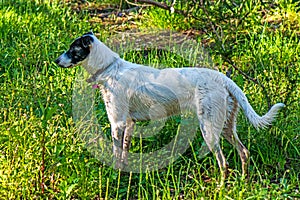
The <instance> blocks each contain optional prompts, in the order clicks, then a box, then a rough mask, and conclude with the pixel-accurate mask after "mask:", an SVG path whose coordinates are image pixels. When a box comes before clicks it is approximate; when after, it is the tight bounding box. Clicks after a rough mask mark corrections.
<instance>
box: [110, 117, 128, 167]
mask: <svg viewBox="0 0 300 200" xmlns="http://www.w3.org/2000/svg"><path fill="white" fill-rule="evenodd" d="M125 126H126V125H125V122H122V121H121V122H117V123H112V125H111V131H112V132H111V134H112V139H113V155H114V164H115V168H117V169H122V168H123V164H122V151H123V136H124V130H125Z"/></svg>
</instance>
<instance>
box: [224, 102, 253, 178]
mask: <svg viewBox="0 0 300 200" xmlns="http://www.w3.org/2000/svg"><path fill="white" fill-rule="evenodd" d="M238 110H239V106H238V102H237V101H236V100H235V99H234V98H232V97H229V98H228V107H227V121H226V123H225V127H224V129H223V131H224V132H223V136H224V138H225V139H226V140H227V141H228V142H229V143H230V144H232V145H233V146H234V147H235V148H236V149H237V151H238V154H239V156H240V158H241V161H242V174H243V176H247V175H248V165H249V156H250V153H249V151H248V149H247V148H246V147H245V146H244V145H243V144H242V142H241V141H240V139H239V137H238V135H237V133H236V118H237V114H238Z"/></svg>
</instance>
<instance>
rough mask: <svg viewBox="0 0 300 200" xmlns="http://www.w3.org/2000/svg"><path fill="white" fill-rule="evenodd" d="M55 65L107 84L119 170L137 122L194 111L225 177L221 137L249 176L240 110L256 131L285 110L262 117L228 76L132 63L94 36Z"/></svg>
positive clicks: (275, 108)
mask: <svg viewBox="0 0 300 200" xmlns="http://www.w3.org/2000/svg"><path fill="white" fill-rule="evenodd" d="M55 62H56V63H57V64H58V65H59V66H61V67H64V68H68V67H72V66H75V65H77V64H79V63H81V64H82V66H83V67H84V68H85V69H86V70H87V71H88V73H89V74H90V75H91V77H90V78H89V79H88V80H87V81H88V82H97V83H98V84H100V85H101V92H102V95H103V99H104V102H105V106H106V111H107V115H108V118H109V121H110V123H111V131H112V138H113V154H114V158H115V162H116V163H115V166H116V167H117V168H122V167H123V166H124V165H126V164H127V156H128V150H129V148H130V142H131V135H132V132H133V128H134V124H135V121H138V120H150V119H160V118H165V117H168V116H171V115H176V114H180V113H181V112H182V111H183V110H190V111H193V112H194V113H195V114H196V115H197V117H198V120H199V125H200V129H201V132H202V135H203V137H204V140H205V142H206V144H207V145H208V147H209V149H210V151H211V152H213V153H214V154H215V156H216V159H217V161H218V165H219V167H220V170H221V172H222V174H223V176H226V172H227V162H226V160H225V157H224V155H223V153H222V150H221V148H220V144H219V140H220V135H221V134H222V135H223V136H224V137H225V139H227V140H228V141H229V142H230V143H231V144H232V145H233V146H235V148H236V149H237V151H238V153H239V155H240V158H241V161H242V170H243V174H244V175H246V174H247V166H248V159H249V151H248V150H247V149H246V148H245V146H244V145H243V144H242V143H241V141H240V140H239V138H238V135H237V134H236V118H237V113H238V110H239V107H241V108H242V109H243V111H244V113H245V115H246V116H247V118H248V119H249V121H250V123H251V124H253V125H254V127H256V128H260V127H262V128H264V127H266V126H268V125H270V124H271V122H272V120H273V119H274V117H275V116H276V113H277V111H278V110H279V109H280V108H281V107H283V106H284V104H282V103H278V104H275V105H274V106H273V107H272V108H271V109H270V111H269V112H268V113H267V114H265V115H264V116H262V117H261V116H259V115H258V114H256V112H255V111H254V110H253V108H252V107H251V105H250V104H249V103H248V100H247V98H246V96H245V95H244V93H243V92H242V90H241V89H240V88H239V87H238V86H237V85H236V84H235V83H234V82H233V81H232V80H231V79H229V78H227V77H226V76H225V75H224V74H222V73H220V72H217V71H214V70H211V69H206V68H166V69H161V70H159V69H155V68H152V67H147V66H143V65H138V64H134V63H130V62H127V61H125V60H123V59H121V58H120V57H119V55H118V54H117V53H115V52H113V51H112V50H111V49H109V48H108V47H107V46H105V45H104V44H103V43H102V42H100V41H99V40H98V39H97V38H96V36H95V35H94V34H93V33H91V32H90V33H86V34H84V35H83V36H82V37H80V38H77V39H76V40H75V41H74V42H73V43H72V44H71V46H70V49H69V50H68V51H67V52H66V53H63V54H62V55H61V56H60V57H59V58H58V59H57V60H56V61H55Z"/></svg>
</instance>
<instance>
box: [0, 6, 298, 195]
mask: <svg viewBox="0 0 300 200" xmlns="http://www.w3.org/2000/svg"><path fill="white" fill-rule="evenodd" d="M289 9H291V8H289ZM156 13H163V12H162V11H151V12H149V13H148V14H147V17H151V18H152V20H156V18H157V16H156ZM164 13H165V15H166V16H161V18H160V19H157V24H158V25H157V26H161V27H164V28H165V27H168V26H170V25H171V24H172V22H171V21H169V22H170V23H169V24H168V25H165V24H163V23H164V20H163V19H167V18H168V17H167V14H168V13H166V12H164ZM173 18H174V16H173ZM87 19H89V15H88V13H79V14H78V13H75V12H73V11H72V10H71V9H70V8H69V6H67V4H66V2H65V3H60V1H0V88H1V89H0V197H1V198H4V199H33V198H46V197H48V198H53V199H97V198H106V199H137V198H139V199H180V198H183V199H201V198H203V199H210V198H211V199H247V198H249V199H251V198H253V199H260V198H261V199H276V198H278V199H285V198H290V199H292V198H300V196H299V195H300V194H299V181H300V180H299V177H300V171H299V169H300V165H299V163H300V160H299V157H300V155H299V154H300V153H299V152H300V148H299V146H300V142H299V141H300V138H299V137H300V136H299V132H300V129H299V127H300V124H299V123H300V117H299V113H300V107H299V97H300V95H299V91H300V89H299V73H300V72H299V69H300V67H299V62H297V61H298V60H299V36H298V35H297V34H298V33H297V32H296V31H294V30H292V29H286V32H284V33H283V32H281V31H270V30H269V29H268V27H267V25H266V27H265V29H264V27H262V26H261V25H257V27H253V30H254V29H255V30H256V31H253V30H251V31H252V32H249V34H248V35H247V36H245V37H246V38H247V40H243V42H240V43H239V44H238V45H237V49H236V52H235V57H234V58H236V60H237V64H239V66H240V67H241V68H242V69H243V70H245V71H247V70H248V72H249V73H250V74H251V75H253V76H255V77H256V78H257V79H258V80H259V81H260V82H261V83H263V84H264V86H265V87H266V88H267V90H268V94H269V96H270V97H271V99H272V103H276V102H281V101H283V102H284V103H286V108H285V109H284V110H283V111H282V112H280V114H279V116H278V120H277V121H276V122H275V123H274V126H273V127H271V128H270V129H267V130H261V131H259V132H258V131H256V130H255V129H254V128H253V127H251V126H250V125H249V123H248V122H247V120H246V119H245V117H244V116H243V114H242V113H241V114H240V115H239V123H238V127H237V129H238V133H239V135H240V138H241V140H242V141H243V143H244V144H245V145H246V146H247V147H248V148H249V150H250V152H251V166H250V176H249V180H244V179H242V177H241V174H240V172H241V163H240V160H239V156H238V154H237V152H236V151H235V150H233V148H232V147H231V145H229V144H228V143H227V142H225V141H222V146H223V148H224V152H225V155H226V157H227V159H228V161H229V166H230V168H231V169H232V171H231V174H230V176H229V178H228V180H227V181H226V182H225V184H224V185H221V184H220V179H221V177H220V173H219V169H218V166H217V163H216V160H215V159H214V157H213V156H212V155H211V154H209V155H208V156H207V157H205V158H203V159H199V158H198V157H197V154H198V151H197V150H199V148H200V147H201V143H202V139H196V140H195V141H194V142H193V148H189V149H188V150H187V151H186V152H185V153H184V155H183V156H182V157H181V158H179V159H178V160H176V161H175V162H174V163H173V164H172V165H169V166H167V167H166V168H163V169H161V170H157V171H150V172H148V173H140V174H138V173H127V172H119V171H117V170H114V169H112V168H110V167H108V166H105V165H104V164H103V163H101V162H100V161H99V160H97V159H96V158H95V157H93V155H91V153H90V152H89V151H87V149H86V144H85V143H84V141H82V140H81V139H80V138H79V137H78V129H77V126H76V125H75V122H74V119H73V116H72V87H73V83H74V76H75V73H76V69H70V70H65V69H60V68H58V67H57V66H55V64H54V63H53V60H54V59H55V58H56V57H57V56H58V55H59V54H60V53H61V52H63V51H65V50H66V48H67V47H68V44H70V42H71V41H72V40H73V39H74V38H76V37H78V36H79V35H81V34H82V33H84V32H87V31H89V30H90V29H92V28H95V29H96V30H102V29H101V24H90V23H89V21H88V20H87ZM176 20H178V21H180V20H181V18H179V19H176ZM176 20H175V22H176ZM292 22H293V23H295V22H296V21H292ZM141 23H142V22H141ZM285 23H288V22H287V21H286V22H285ZM287 27H289V26H287ZM180 28H184V26H183V27H180ZM187 28H189V26H188V27H187ZM263 29H264V31H263ZM106 31H107V29H106ZM106 31H105V33H104V32H103V33H102V34H101V37H107V32H106ZM152 53H153V55H152V54H151V56H149V57H147V59H143V58H142V57H137V54H134V53H132V52H127V53H126V54H125V57H126V59H128V60H132V61H136V62H139V63H145V64H148V63H151V62H152V63H155V64H159V62H161V63H163V64H164V65H170V67H176V66H178V65H179V66H183V65H188V64H189V63H188V62H187V61H186V60H183V59H182V58H180V57H178V56H175V55H173V54H170V55H168V54H166V55H164V56H163V59H164V60H162V61H161V60H160V58H158V57H157V55H156V52H155V51H154V52H152ZM212 57H213V58H216V57H217V55H212ZM220 63H221V62H220ZM233 79H234V80H235V81H237V83H238V85H239V86H241V87H242V88H243V90H244V91H245V92H246V94H247V97H248V98H249V101H250V102H251V104H252V105H253V107H254V108H255V110H257V111H258V112H259V113H260V114H263V113H265V112H266V111H267V110H268V108H267V103H266V99H265V96H264V94H263V93H262V89H261V88H260V87H259V86H257V85H255V84H253V83H252V82H251V81H248V80H245V79H244V78H243V77H240V76H239V75H238V74H237V73H236V72H234V74H233ZM97 109H98V111H99V112H101V113H100V114H101V116H102V117H101V125H102V126H103V132H104V133H105V134H108V135H109V134H110V133H109V131H110V129H109V123H108V121H107V118H106V117H103V116H105V113H104V110H101V109H103V102H102V101H101V100H99V106H98V107H97ZM172 120H173V121H172ZM176 126H177V121H176V119H171V120H170V121H168V123H167V126H166V128H165V129H166V132H167V133H168V132H169V133H170V132H173V129H174V130H176ZM174 127H175V128H174ZM198 136H199V138H201V136H200V133H198ZM43 138H44V139H43ZM151 139H152V140H153V142H152V143H151V144H152V145H154V144H157V145H162V144H163V142H164V141H167V139H168V136H164V135H163V134H161V136H160V138H159V139H155V138H151ZM133 144H134V146H133V147H132V150H133V151H140V150H142V147H140V146H139V139H137V138H136V139H135V142H134V143H133ZM148 144H149V142H148ZM149 147H151V148H152V146H151V145H149ZM43 148H45V149H44V150H43ZM153 148H155V147H154V146H153ZM43 154H44V157H45V164H44V166H45V169H44V177H42V176H43V174H42V171H43V169H42V155H43ZM42 183H44V191H43V190H42V186H41V184H42Z"/></svg>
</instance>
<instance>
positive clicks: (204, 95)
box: [196, 87, 228, 178]
mask: <svg viewBox="0 0 300 200" xmlns="http://www.w3.org/2000/svg"><path fill="white" fill-rule="evenodd" d="M215 88H218V87H215ZM202 89H203V88H199V94H198V96H196V101H198V102H197V116H198V119H199V123H200V129H201V132H202V135H203V138H204V140H205V142H206V144H207V146H208V148H209V150H210V151H211V152H212V153H214V155H215V156H216V159H217V162H218V165H219V168H220V171H221V173H222V176H223V178H226V175H227V168H228V164H227V162H226V159H225V157H224V155H223V152H222V149H221V147H220V135H221V132H222V130H223V127H224V123H225V116H226V115H225V113H226V99H224V98H223V97H224V96H225V97H226V91H223V90H221V89H219V90H217V89H215V90H205V89H203V90H202Z"/></svg>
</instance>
